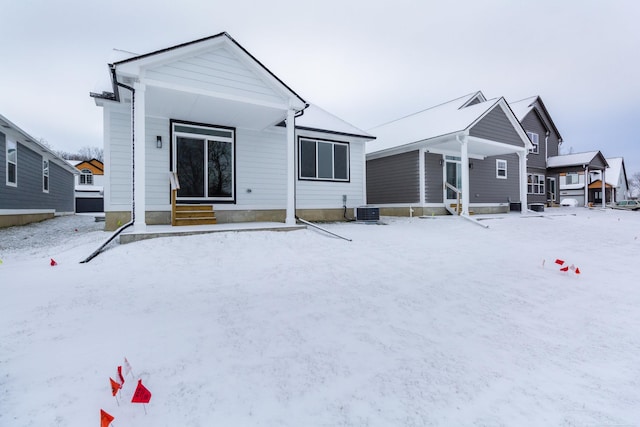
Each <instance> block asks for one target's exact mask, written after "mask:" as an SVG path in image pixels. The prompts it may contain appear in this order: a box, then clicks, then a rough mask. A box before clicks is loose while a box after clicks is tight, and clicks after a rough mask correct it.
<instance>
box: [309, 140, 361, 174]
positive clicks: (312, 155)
mask: <svg viewBox="0 0 640 427" xmlns="http://www.w3.org/2000/svg"><path fill="white" fill-rule="evenodd" d="M298 161H299V166H300V167H299V171H300V172H299V177H300V179H313V180H323V181H349V144H347V143H344V142H337V141H328V140H323V139H312V138H300V139H299V159H298Z"/></svg>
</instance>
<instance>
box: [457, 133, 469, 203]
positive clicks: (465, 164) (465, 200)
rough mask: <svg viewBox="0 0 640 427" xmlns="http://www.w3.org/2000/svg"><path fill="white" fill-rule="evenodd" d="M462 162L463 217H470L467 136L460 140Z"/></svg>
mask: <svg viewBox="0 0 640 427" xmlns="http://www.w3.org/2000/svg"><path fill="white" fill-rule="evenodd" d="M459 141H460V154H461V160H462V164H461V167H462V171H461V173H460V175H461V176H460V178H461V179H462V215H467V216H468V215H469V144H468V141H467V137H466V135H465V136H463V137H462V138H460V139H459Z"/></svg>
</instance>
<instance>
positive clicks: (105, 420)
mask: <svg viewBox="0 0 640 427" xmlns="http://www.w3.org/2000/svg"><path fill="white" fill-rule="evenodd" d="M111 421H113V416H112V415H109V414H107V413H106V412H104V411H103V410H102V409H100V427H109V424H111Z"/></svg>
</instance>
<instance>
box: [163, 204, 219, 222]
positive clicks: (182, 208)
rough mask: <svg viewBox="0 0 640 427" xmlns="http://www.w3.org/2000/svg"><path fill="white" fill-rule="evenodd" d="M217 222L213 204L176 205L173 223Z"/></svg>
mask: <svg viewBox="0 0 640 427" xmlns="http://www.w3.org/2000/svg"><path fill="white" fill-rule="evenodd" d="M205 224H217V220H216V215H215V212H214V211H213V206H212V205H176V206H175V212H174V217H173V221H172V225H174V226H180V225H205Z"/></svg>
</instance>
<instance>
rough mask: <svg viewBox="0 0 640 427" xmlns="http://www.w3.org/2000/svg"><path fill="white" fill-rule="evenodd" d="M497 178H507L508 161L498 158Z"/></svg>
mask: <svg viewBox="0 0 640 427" xmlns="http://www.w3.org/2000/svg"><path fill="white" fill-rule="evenodd" d="M496 178H498V179H507V161H506V160H502V159H496Z"/></svg>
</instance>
